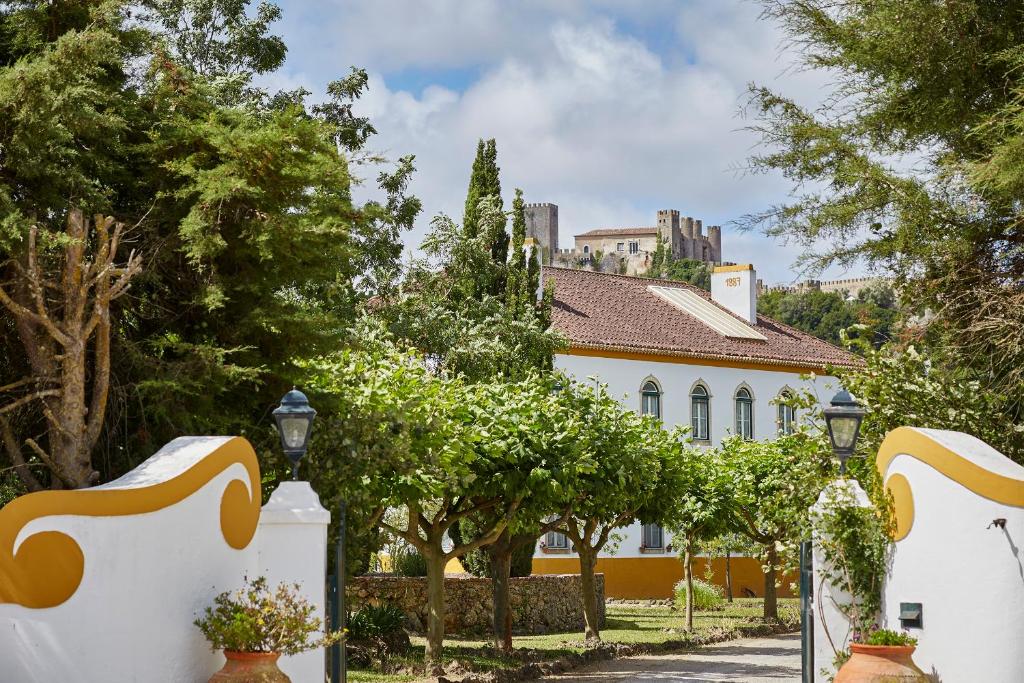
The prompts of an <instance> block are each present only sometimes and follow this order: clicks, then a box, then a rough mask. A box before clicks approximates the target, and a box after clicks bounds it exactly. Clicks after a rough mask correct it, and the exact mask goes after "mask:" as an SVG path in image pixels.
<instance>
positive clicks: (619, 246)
mask: <svg viewBox="0 0 1024 683" xmlns="http://www.w3.org/2000/svg"><path fill="white" fill-rule="evenodd" d="M625 250H626V243H625V242H616V243H615V251H625Z"/></svg>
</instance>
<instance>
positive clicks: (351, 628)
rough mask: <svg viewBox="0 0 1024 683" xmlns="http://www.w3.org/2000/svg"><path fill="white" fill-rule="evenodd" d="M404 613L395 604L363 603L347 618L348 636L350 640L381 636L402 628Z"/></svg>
mask: <svg viewBox="0 0 1024 683" xmlns="http://www.w3.org/2000/svg"><path fill="white" fill-rule="evenodd" d="M403 621H405V614H404V613H403V612H402V610H401V609H400V608H398V607H396V606H395V605H387V604H385V605H365V606H363V607H362V608H361V609H360V610H359V611H358V612H356V613H354V614H352V615H350V616H349V618H348V637H349V638H351V639H352V640H368V639H370V638H383V637H385V636H388V635H390V634H391V633H394V632H395V631H400V630H402V622H403Z"/></svg>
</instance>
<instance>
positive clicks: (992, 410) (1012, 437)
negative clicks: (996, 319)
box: [837, 342, 1024, 497]
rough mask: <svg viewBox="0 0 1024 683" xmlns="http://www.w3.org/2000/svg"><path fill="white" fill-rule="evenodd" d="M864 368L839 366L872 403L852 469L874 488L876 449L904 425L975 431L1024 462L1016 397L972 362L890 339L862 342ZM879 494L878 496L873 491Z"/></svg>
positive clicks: (850, 385) (845, 381) (842, 376)
mask: <svg viewBox="0 0 1024 683" xmlns="http://www.w3.org/2000/svg"><path fill="white" fill-rule="evenodd" d="M860 346H861V349H862V352H864V354H865V360H866V364H865V366H864V367H863V368H856V369H849V370H847V369H842V370H838V371H837V374H838V376H839V380H840V382H842V385H843V386H844V387H846V388H847V390H849V391H850V392H851V393H852V394H853V395H854V396H856V397H857V400H858V401H859V402H860V403H861V404H862V405H863V406H864V407H865V408H866V410H867V412H866V414H865V416H864V422H863V424H862V426H861V436H860V440H859V441H858V453H859V454H860V455H861V456H862V458H861V459H858V460H851V467H850V469H851V472H852V473H853V474H854V475H855V476H856V477H857V478H858V479H859V480H860V481H861V483H862V484H864V487H865V490H867V491H868V492H869V493H873V489H872V488H871V487H872V485H873V480H874V478H875V476H876V475H875V471H876V470H875V466H874V454H875V453H877V452H878V448H879V447H880V446H881V444H882V441H883V440H884V439H885V435H886V434H888V433H889V432H890V431H892V430H893V429H896V428H897V427H903V426H911V427H927V428H932V429H952V430H956V431H962V432H965V433H967V434H971V435H972V436H975V437H977V438H979V439H981V440H982V441H984V442H986V443H988V444H989V445H991V446H992V447H993V448H996V449H997V450H999V451H1000V452H1002V453H1004V454H1006V455H1007V456H1008V457H1010V458H1012V459H1013V460H1015V461H1016V462H1018V463H1021V464H1024V425H1021V424H1020V423H1018V422H1015V421H1014V415H1015V405H1014V399H1013V397H1010V396H1006V395H1005V394H1002V393H1001V392H998V391H994V390H992V389H991V388H989V387H987V386H986V385H985V383H983V382H982V381H981V380H980V379H978V378H977V376H975V375H974V373H973V372H971V370H970V369H969V368H965V367H963V366H959V365H957V364H956V363H955V362H954V360H953V358H955V357H956V355H955V353H954V354H953V358H950V357H949V356H945V355H942V354H941V352H940V353H929V352H927V351H919V350H918V349H917V348H916V347H914V346H912V345H910V346H905V347H901V346H897V345H895V344H890V345H887V346H884V347H882V348H881V349H879V350H873V349H871V348H870V347H868V346H867V344H865V343H863V342H862V343H861V344H860ZM873 497H874V496H873Z"/></svg>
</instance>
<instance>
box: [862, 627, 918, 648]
mask: <svg viewBox="0 0 1024 683" xmlns="http://www.w3.org/2000/svg"><path fill="white" fill-rule="evenodd" d="M864 644H865V645H917V638H914V637H913V636H911V635H910V634H909V633H903V632H902V631H890V630H888V629H884V628H883V629H878V630H877V631H872V632H871V633H869V634H868V637H867V638H865V639H864Z"/></svg>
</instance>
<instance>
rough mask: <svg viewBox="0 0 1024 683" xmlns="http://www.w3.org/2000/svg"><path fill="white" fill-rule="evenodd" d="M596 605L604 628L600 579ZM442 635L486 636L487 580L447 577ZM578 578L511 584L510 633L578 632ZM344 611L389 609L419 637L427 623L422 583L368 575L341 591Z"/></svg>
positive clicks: (533, 578) (490, 604) (424, 581)
mask: <svg viewBox="0 0 1024 683" xmlns="http://www.w3.org/2000/svg"><path fill="white" fill-rule="evenodd" d="M596 579H597V591H598V596H597V597H598V604H599V605H600V606H601V622H602V625H603V623H604V616H605V612H604V609H605V608H604V575H603V574H598V575H597V577H596ZM444 590H445V603H446V605H447V610H446V619H445V633H451V634H466V635H469V634H482V633H489V632H490V631H491V611H492V607H493V602H492V600H491V580H490V579H478V578H475V577H462V576H446V577H445V579H444ZM580 590H581V589H580V577H579V575H576V574H553V575H544V576H524V577H519V578H513V579H512V580H511V593H512V614H513V622H512V631H513V632H514V633H516V634H524V635H526V634H541V633H560V632H567V631H579V630H582V629H583V606H582V604H581V601H580ZM346 595H347V597H348V603H349V605H348V606H349V609H350V610H357V609H358V608H359V607H360V606H362V605H365V604H382V603H385V604H392V605H396V606H398V607H400V608H401V609H402V611H403V612H405V615H406V622H407V626H408V627H409V628H410V629H411V630H412V631H414V632H416V633H422V632H423V630H424V626H425V625H426V623H427V579H426V578H424V577H407V576H390V575H368V576H357V577H355V578H354V579H352V582H351V584H350V585H349V586H348V588H347V590H346Z"/></svg>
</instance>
